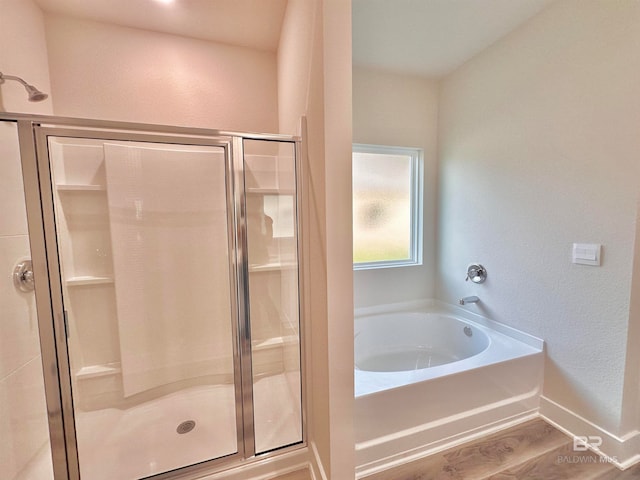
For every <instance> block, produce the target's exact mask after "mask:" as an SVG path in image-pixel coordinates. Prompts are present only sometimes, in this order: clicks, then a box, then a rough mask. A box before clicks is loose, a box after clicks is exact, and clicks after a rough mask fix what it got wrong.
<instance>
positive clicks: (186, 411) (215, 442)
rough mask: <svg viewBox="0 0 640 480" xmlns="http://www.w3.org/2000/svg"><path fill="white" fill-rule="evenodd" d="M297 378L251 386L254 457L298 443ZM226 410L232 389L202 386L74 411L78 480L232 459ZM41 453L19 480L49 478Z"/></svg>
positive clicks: (128, 479) (46, 454)
mask: <svg viewBox="0 0 640 480" xmlns="http://www.w3.org/2000/svg"><path fill="white" fill-rule="evenodd" d="M297 375H299V374H298V372H293V373H292V372H290V373H281V374H276V375H269V376H265V377H262V378H260V379H258V380H257V381H256V382H255V385H254V396H255V406H254V412H255V414H254V416H255V426H254V427H255V434H256V450H257V451H258V452H260V451H266V450H269V449H270V448H271V445H286V444H291V443H296V442H297V441H300V439H301V435H302V432H301V431H300V426H299V423H300V422H299V418H300V412H301V409H300V394H299V392H296V391H293V390H292V389H291V388H290V387H291V385H293V382H292V380H294V379H295V377H296V376H297ZM230 405H231V406H234V405H235V399H234V387H233V385H203V386H197V387H190V388H187V389H184V390H180V391H178V392H174V393H172V394H169V395H165V396H163V397H160V398H156V399H154V400H151V401H148V402H144V403H141V404H138V405H136V406H134V407H131V408H128V409H126V410H121V409H116V408H106V409H102V410H94V411H88V412H84V411H78V412H76V430H77V435H78V448H79V456H80V466H81V467H80V468H81V477H82V480H113V479H115V478H117V479H119V480H134V479H140V478H145V477H148V476H150V475H153V474H157V473H160V472H164V471H168V470H172V469H175V468H179V467H182V466H187V465H192V464H194V463H198V462H202V461H205V460H209V459H213V458H217V457H219V456H222V455H227V454H230V453H235V452H236V451H237V446H236V442H237V440H236V426H235V411H234V409H233V407H231V408H229V406H230ZM188 420H193V421H194V422H195V427H194V428H193V429H192V430H191V431H190V432H188V433H185V434H179V433H178V432H177V431H176V429H177V428H178V426H179V425H180V424H181V423H182V422H184V421H188ZM260 446H262V447H263V448H262V450H261V449H260ZM41 453H42V454H41V455H38V456H37V458H34V460H33V461H32V462H31V465H30V469H29V473H28V476H26V477H20V480H21V479H22V478H25V479H26V478H29V479H36V478H37V479H38V480H49V479H52V478H53V475H52V474H51V473H50V469H51V467H50V465H51V455H50V449H49V446H48V445H47V446H46V447H45V448H44V449H43V451H42V452H41ZM36 473H37V475H35V474H36ZM16 480H18V479H16Z"/></svg>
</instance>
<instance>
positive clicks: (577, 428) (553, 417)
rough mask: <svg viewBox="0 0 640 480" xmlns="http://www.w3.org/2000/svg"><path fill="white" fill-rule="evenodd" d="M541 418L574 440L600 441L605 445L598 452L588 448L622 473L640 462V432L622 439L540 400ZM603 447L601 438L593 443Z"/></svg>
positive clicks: (553, 404)
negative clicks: (584, 438) (585, 438)
mask: <svg viewBox="0 0 640 480" xmlns="http://www.w3.org/2000/svg"><path fill="white" fill-rule="evenodd" d="M540 416H541V417H542V418H544V419H545V420H546V421H548V422H549V423H551V424H552V425H554V426H555V427H556V428H558V429H559V430H561V431H563V432H564V433H566V434H567V435H570V436H572V437H576V436H580V437H587V440H588V439H589V438H588V437H592V438H593V437H599V438H600V439H601V440H602V443H601V444H600V445H599V447H598V448H594V447H593V445H589V444H588V445H587V446H588V447H589V448H590V449H591V450H593V451H594V452H596V453H598V454H600V455H603V456H604V457H606V458H607V459H608V460H609V461H610V462H611V463H612V464H614V465H615V466H617V467H618V468H621V469H623V470H624V469H626V468H629V467H630V466H632V465H635V464H636V463H638V462H640V431H638V430H634V431H632V432H630V433H628V434H626V435H623V436H621V437H620V436H618V435H615V434H614V433H611V432H609V431H607V430H605V429H604V428H601V427H600V426H598V425H596V424H594V423H592V422H590V421H589V420H587V419H586V418H584V417H581V416H580V415H578V414H577V413H574V412H572V411H571V410H569V409H567V408H565V407H563V406H562V405H560V404H558V403H556V402H554V401H553V400H550V399H548V398H546V397H545V396H544V395H543V396H541V397H540ZM592 443H594V444H597V443H600V442H599V440H597V438H594V441H593V442H592Z"/></svg>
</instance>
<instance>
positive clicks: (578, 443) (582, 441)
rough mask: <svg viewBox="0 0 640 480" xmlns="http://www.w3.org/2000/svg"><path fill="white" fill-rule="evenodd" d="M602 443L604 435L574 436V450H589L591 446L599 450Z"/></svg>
mask: <svg viewBox="0 0 640 480" xmlns="http://www.w3.org/2000/svg"><path fill="white" fill-rule="evenodd" d="M600 445H602V437H599V436H597V435H589V436H588V437H583V436H580V435H577V436H575V437H573V451H574V452H586V451H587V450H589V447H591V448H593V449H594V450H598V448H599V447H600Z"/></svg>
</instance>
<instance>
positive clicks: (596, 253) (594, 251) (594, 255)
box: [572, 243, 602, 266]
mask: <svg viewBox="0 0 640 480" xmlns="http://www.w3.org/2000/svg"><path fill="white" fill-rule="evenodd" d="M601 250H602V245H600V244H599V243H574V244H573V254H572V261H573V263H578V264H580V265H595V266H599V265H600V253H601Z"/></svg>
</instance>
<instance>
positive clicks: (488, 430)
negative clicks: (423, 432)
mask: <svg viewBox="0 0 640 480" xmlns="http://www.w3.org/2000/svg"><path fill="white" fill-rule="evenodd" d="M537 417H538V409H537V408H536V409H532V410H530V411H527V412H521V413H518V414H516V415H513V416H510V417H508V418H502V419H500V420H497V421H494V422H491V423H487V424H483V425H481V426H478V427H476V428H473V429H470V430H467V431H464V432H461V433H458V434H455V435H451V436H448V437H446V438H442V439H440V440H437V441H433V442H430V443H427V444H424V445H421V446H420V447H417V448H414V449H411V450H409V451H405V452H402V453H398V454H395V455H391V456H388V457H385V458H380V459H378V460H375V461H372V462H369V463H366V464H364V465H359V466H357V467H356V479H361V478H364V477H367V476H369V475H373V474H376V473H379V472H383V471H385V470H389V469H391V468H394V467H397V466H399V465H402V464H405V463H409V462H413V461H415V460H419V459H420V458H424V457H427V456H429V455H433V454H434V453H438V452H442V451H444V450H447V449H449V448H453V447H457V446H459V445H461V444H463V443H466V442H470V441H473V440H477V439H479V438H482V437H484V436H486V435H491V434H493V433H496V432H499V431H501V430H504V429H507V428H511V427H514V426H516V425H518V424H520V423H523V422H526V421H528V420H531V419H534V418H537Z"/></svg>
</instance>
